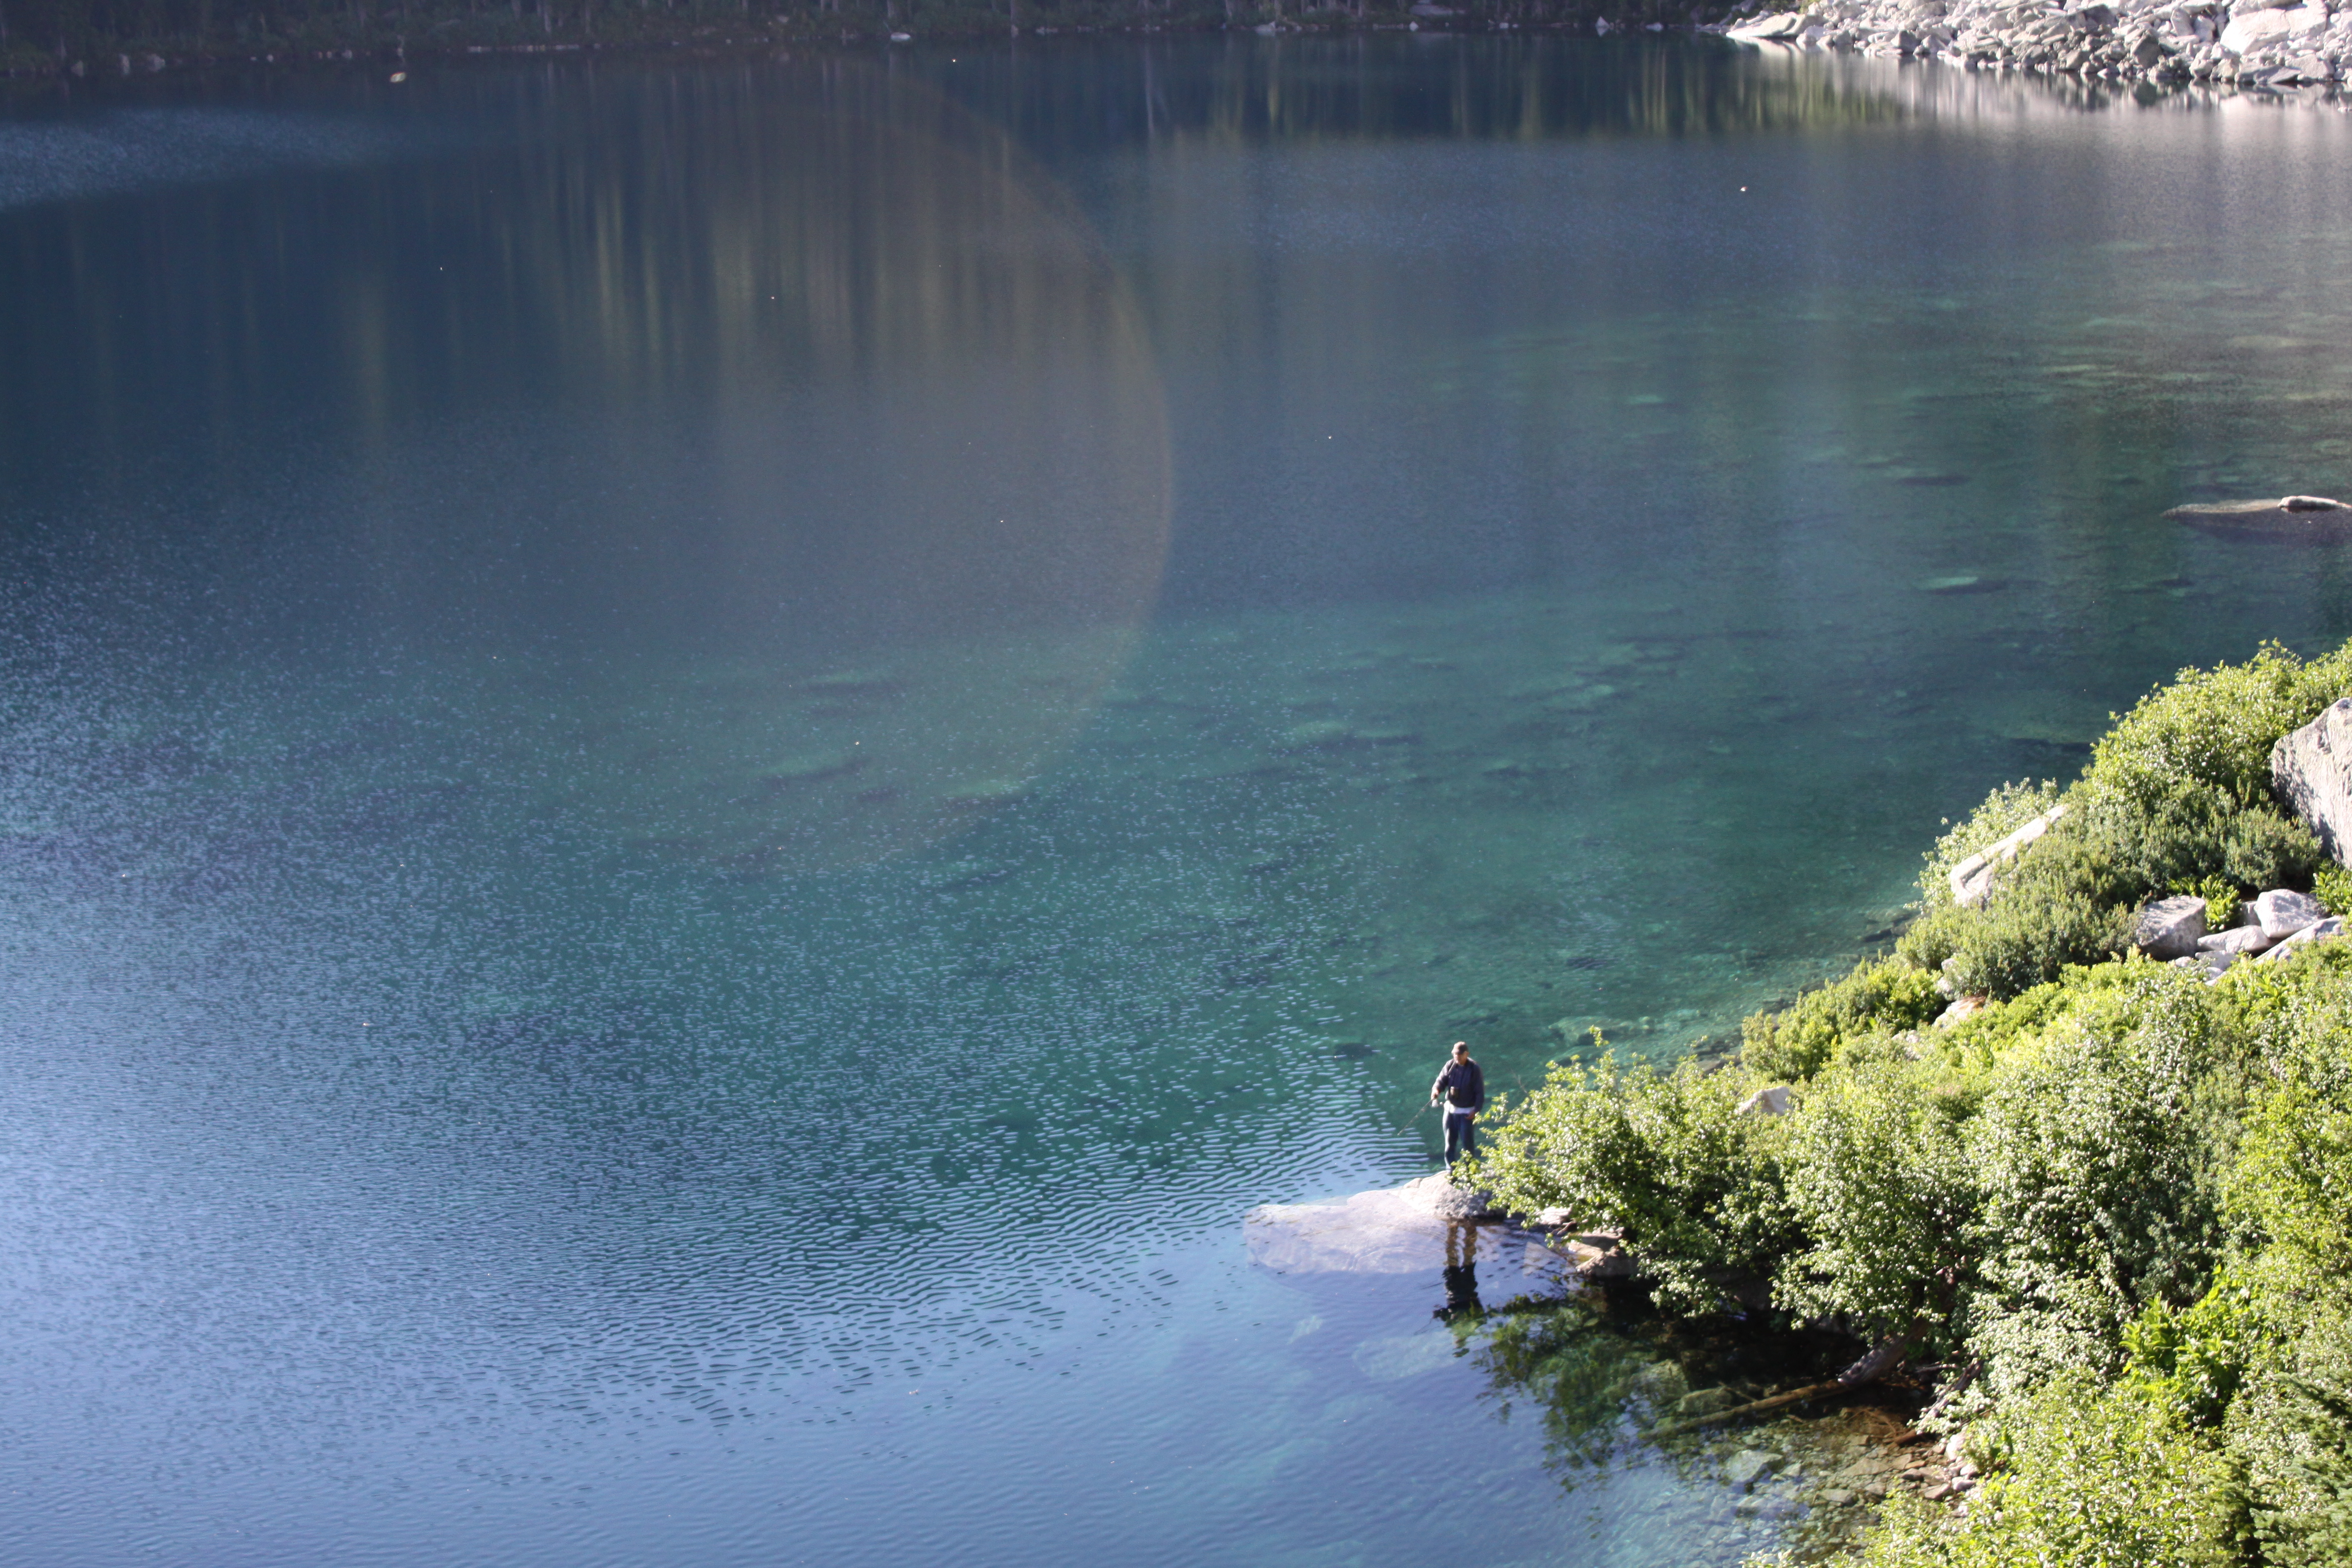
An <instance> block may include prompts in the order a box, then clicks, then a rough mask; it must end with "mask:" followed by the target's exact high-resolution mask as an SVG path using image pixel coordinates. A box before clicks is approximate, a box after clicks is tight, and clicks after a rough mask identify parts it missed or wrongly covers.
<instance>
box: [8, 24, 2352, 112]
mask: <svg viewBox="0 0 2352 1568" xmlns="http://www.w3.org/2000/svg"><path fill="white" fill-rule="evenodd" d="M1015 5H1016V8H1017V0H1015ZM1253 8H1254V7H1253ZM1528 8H1529V7H1528V6H1526V5H1521V6H1517V7H1511V6H1507V5H1506V6H1496V7H1494V8H1493V10H1492V14H1482V13H1481V11H1480V10H1478V9H1476V8H1474V7H1471V6H1443V5H1429V4H1416V5H1412V6H1411V7H1410V9H1400V10H1397V11H1395V12H1393V13H1387V12H1370V11H1364V12H1357V13H1350V12H1348V11H1345V10H1330V11H1310V12H1307V13H1304V14H1302V15H1297V16H1285V15H1283V14H1282V12H1281V9H1280V7H1279V5H1278V4H1277V5H1274V7H1273V9H1272V12H1271V16H1270V19H1268V20H1263V21H1250V20H1246V19H1240V18H1229V17H1227V16H1217V15H1214V14H1202V15H1196V16H1176V15H1175V14H1174V13H1173V10H1172V8H1171V11H1169V12H1166V13H1163V15H1162V19H1161V20H1159V21H1147V20H1142V19H1140V18H1128V19H1097V20H1093V21H1077V22H1069V23H1057V24H1054V25H1048V26H1020V25H1018V24H1007V23H1004V22H1002V21H985V22H984V21H982V20H980V19H979V17H977V16H971V17H967V16H960V15H959V16H950V17H948V18H946V19H944V20H942V21H939V22H933V23H923V24H918V23H915V22H911V21H898V20H893V19H891V17H890V12H891V11H892V9H893V5H892V4H891V3H889V0H886V4H885V5H884V7H883V15H882V16H863V15H856V16H845V15H843V14H841V13H835V18H834V20H833V21H832V22H831V23H829V24H826V25H823V26H818V25H814V24H813V23H812V22H811V21H810V20H808V19H805V18H795V19H787V18H784V17H782V16H771V17H769V18H767V19H766V20H765V21H764V23H762V22H761V21H759V20H757V19H755V18H752V17H751V16H742V17H740V18H738V19H735V20H734V21H733V22H732V23H731V24H730V26H724V27H722V26H711V25H704V24H702V23H700V22H699V21H698V20H697V19H694V18H690V17H677V18H675V20H676V22H677V24H678V25H677V26H660V25H654V26H647V20H648V19H647V18H645V17H644V16H639V17H637V18H635V19H634V20H633V21H632V22H631V23H630V24H629V26H630V27H631V29H632V30H631V31H630V32H629V33H628V34H627V35H626V36H623V37H609V36H608V37H597V36H596V35H595V32H594V28H593V14H592V13H589V12H586V11H583V13H581V16H583V18H586V20H585V21H584V22H583V23H578V24H566V25H565V27H564V30H562V31H561V32H558V31H556V30H555V27H554V26H553V24H552V23H549V25H548V26H547V30H546V32H545V36H543V37H536V38H517V37H513V36H512V31H513V29H512V28H511V27H510V26H509V25H508V24H507V23H505V22H503V21H502V22H499V23H493V24H488V26H490V27H491V29H492V31H493V33H494V34H496V35H498V36H491V37H479V36H476V37H449V38H446V39H435V38H434V37H432V36H431V35H432V34H434V33H436V32H440V31H443V30H444V29H446V28H447V27H448V26H452V25H453V24H454V23H455V22H456V21H457V19H456V18H451V19H446V20H445V21H443V22H440V23H436V24H435V25H434V26H431V27H428V28H427V29H425V36H424V37H415V38H412V37H406V36H394V37H390V38H387V37H384V36H383V35H382V34H381V33H377V34H373V35H372V36H367V37H357V38H344V37H338V36H337V29H336V28H334V27H332V26H329V27H327V28H326V29H325V30H323V31H322V32H321V33H320V34H319V35H317V36H313V37H305V38H301V39H295V38H275V39H273V38H269V37H267V36H264V37H260V38H257V39H254V40H252V41H251V42H250V43H247V44H245V45H241V46H238V47H221V45H220V43H218V42H215V41H211V40H205V41H198V40H194V39H186V38H180V39H173V38H168V37H165V38H152V39H131V40H109V39H105V38H102V37H98V38H92V39H89V40H88V41H86V42H85V44H84V45H83V46H82V47H79V49H75V48H73V47H68V46H64V45H61V46H59V47H58V48H57V49H56V50H35V49H33V48H30V47H27V46H26V45H25V44H24V43H23V42H22V41H21V40H19V41H17V42H16V44H15V45H14V46H13V47H9V48H7V49H6V50H5V52H0V79H5V80H24V81H28V82H37V81H48V82H53V83H57V84H59V85H68V84H70V83H73V82H79V81H92V80H105V79H127V78H131V77H138V76H153V75H160V74H163V73H165V72H170V73H173V74H189V73H197V72H206V71H218V70H226V69H239V68H253V67H257V66H259V67H267V68H273V69H274V68H283V67H292V66H336V65H367V66H369V67H372V68H385V69H388V70H390V71H392V72H394V73H404V72H405V71H406V70H407V69H408V68H411V67H412V66H415V65H420V64H449V63H456V62H459V61H464V60H471V59H481V58H509V57H534V56H550V55H583V56H593V57H597V58H614V59H622V58H657V57H668V58H708V59H713V60H740V59H744V58H761V57H772V56H773V55H774V54H776V53H777V52H778V51H780V50H781V51H790V50H793V49H795V48H806V49H814V50H849V49H861V48H877V47H878V48H883V49H888V48H891V47H903V46H907V45H911V44H919V43H966V42H969V43H984V42H990V41H994V40H1000V39H1001V40H1006V41H1012V40H1018V39H1023V38H1057V37H1222V36H1231V35H1234V34H1241V33H1248V34H1253V35H1256V36H1262V37H1330V38H1340V37H1364V36H1370V35H1372V34H1380V33H1402V34H1412V35H1420V36H1428V37H1496V36H1503V35H1508V34H1514V33H1522V34H1538V35H1550V36H1554V37H1617V36H1622V35H1628V34H1645V35H1668V34H1672V35H1679V36H1683V37H1697V36H1712V37H1724V38H1726V39H1728V40H1729V41H1731V42H1733V43H1735V44H1738V45H1739V46H1742V47H1747V48H1750V49H1756V50H1761V51H1769V52H1775V53H1784V54H1790V55H1796V54H1824V55H1851V56H1855V57H1859V58H1887V59H1901V60H1911V61H1919V62H1936V63H1939V64H1943V65H1946V66H1949V67H1953V68H1958V69H1962V70H1966V71H1969V72H1971V73H1975V72H1984V73H1989V74H1992V75H1997V76H2002V77H2008V76H2022V77H2026V78H2037V77H2038V78H2047V79H2053V81H2054V80H2055V79H2060V78H2067V79H2074V80H2076V81H2079V82H2082V83H2084V84H2085V85H2090V84H2099V83H2110V84H2116V85H2127V86H2134V87H2139V88H2146V87H2150V86H2153V87H2157V88H2159V89H2173V90H2179V89H2188V88H2191V87H2197V88H2206V89H2217V88H2218V89H2235V90H2236V91H2238V92H2241V93H2246V92H2253V93H2263V94H2269V95H2277V94H2280V93H2282V92H2284V91H2290V90H2293V91H2296V92H2297V96H2299V97H2310V96H2316V95H2317V94H2315V91H2314V89H2317V93H2324V94H2325V95H2326V96H2328V97H2333V96H2335V93H2336V89H2337V87H2338V86H2339V84H2341V83H2343V82H2345V81H2346V80H2347V79H2352V7H2347V8H2346V9H2343V10H2338V11H2336V12H2335V13H2333V14H2332V15H2331V14H2330V13H2329V12H2328V11H2327V9H2326V6H2325V5H2324V4H2320V3H2317V0H2305V4H2300V5H2290V6H2285V7H2277V6H2258V5H2257V4H2255V3H2254V0H2237V3H2236V4H2231V0H2187V3H2185V4H2181V3H2176V0H2120V3H2119V4H2115V5H2110V4H2105V3H2098V0H2087V3H2081V4H2076V5H2072V6H2071V7H2070V6H2068V5H2064V4H2063V0H1957V3H1954V0H1820V3H1818V4H1816V5H1812V6H1811V7H1809V8H1806V9H1801V10H1792V11H1767V10H1765V9H1764V8H1763V6H1762V5H1759V4H1758V0H1744V5H1743V7H1742V8H1741V9H1738V10H1726V11H1721V12H1719V13H1718V17H1717V19H1714V20H1689V19H1686V20H1683V21H1680V22H1677V23H1674V24H1665V23H1661V22H1655V21H1643V20H1642V19H1641V16H1642V15H1643V13H1642V11H1641V10H1640V8H1639V7H1625V8H1624V9H1626V10H1630V11H1632V12H1633V15H1631V16H1618V17H1612V16H1610V15H1608V14H1606V13H1605V12H1580V13H1578V14H1576V15H1574V16H1551V17H1543V16H1532V17H1529V16H1526V15H1525V13H1526V11H1527V10H1528ZM1511 9H1517V10H1518V11H1519V12H1520V13H1521V15H1520V16H1518V17H1513V16H1508V15H1505V14H1504V13H1505V12H1506V11H1508V10H1511ZM1743 10H1744V12H1745V14H1744V15H1743V14H1742V13H1743ZM1699 14H1701V13H1699V12H1695V13H1694V14H1693V15H1695V16H1696V15H1699ZM517 15H518V16H523V15H525V14H523V13H520V12H519V13H518V14H517ZM537 15H538V16H549V15H550V13H548V12H546V11H545V10H543V9H542V10H541V11H540V12H539V13H537ZM478 25H479V24H478ZM526 25H528V24H526ZM400 79H402V75H401V74H395V75H394V80H395V81H397V80H400Z"/></svg>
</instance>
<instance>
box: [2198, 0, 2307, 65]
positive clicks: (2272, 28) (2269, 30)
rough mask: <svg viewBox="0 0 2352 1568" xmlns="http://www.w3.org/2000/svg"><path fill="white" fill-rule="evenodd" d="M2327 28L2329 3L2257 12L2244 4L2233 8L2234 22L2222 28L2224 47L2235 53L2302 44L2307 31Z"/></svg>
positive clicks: (2249, 52) (2231, 18)
mask: <svg viewBox="0 0 2352 1568" xmlns="http://www.w3.org/2000/svg"><path fill="white" fill-rule="evenodd" d="M2326 30H2327V8H2326V6H2325V5H2291V6H2288V7H2286V8H2285V9H2284V10H2276V11H2271V10H2263V11H2257V10H2252V9H2251V8H2249V7H2247V6H2245V5H2237V6H2234V7H2232V8H2231V14H2230V25H2229V26H2226V27H2224V28H2222V29H2221V47H2223V48H2225V49H2227V50H2229V51H2230V52H2231V54H2233V55H2246V54H2252V52H2254V51H2255V50H2256V49H2265V48H2286V47H2291V46H2294V45H2297V44H2300V43H2302V42H2303V41H2304V38H2303V36H2304V35H2305V34H2306V33H2310V34H2315V35H2316V34H2324V33H2326Z"/></svg>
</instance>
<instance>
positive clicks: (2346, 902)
mask: <svg viewBox="0 0 2352 1568" xmlns="http://www.w3.org/2000/svg"><path fill="white" fill-rule="evenodd" d="M2311 893H2312V897H2314V898H2315V899H2317V900H2319V901H2320V902H2321V903H2323V904H2326V906H2327V912H2328V913H2329V914H2331V915H2342V914H2352V871H2347V870H2346V869H2345V868H2343V867H2341V866H2338V865H2336V863H2335V862H2334V861H2332V860H2330V861H2323V862H2322V863H2321V864H2320V866H2319V868H2318V869H2317V870H2315V871H2314V872H2313V873H2312V877H2311Z"/></svg>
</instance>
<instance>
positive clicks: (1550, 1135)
mask: <svg viewBox="0 0 2352 1568" xmlns="http://www.w3.org/2000/svg"><path fill="white" fill-rule="evenodd" d="M1747 1089H1748V1085H1747V1084H1746V1082H1744V1081H1743V1080H1742V1079H1740V1078H1739V1077H1738V1075H1736V1074H1733V1073H1729V1072H1708V1071H1706V1069H1704V1068H1701V1067H1700V1066H1699V1065H1698V1064H1697V1063H1696V1062H1695V1061H1691V1060H1687V1059H1686V1060H1685V1061H1683V1062H1681V1063H1679V1064H1678V1065H1677V1066H1676V1067H1675V1069H1674V1070H1673V1071H1672V1072H1667V1073H1661V1072H1659V1071H1658V1070H1657V1069H1656V1068H1653V1067H1651V1066H1650V1065H1649V1064H1648V1063H1646V1062H1636V1063H1634V1064H1633V1065H1632V1066H1631V1067H1621V1066H1620V1065H1619V1064H1618V1061H1617V1058H1616V1056H1615V1054H1614V1053H1613V1052H1607V1051H1604V1052H1603V1053H1602V1054H1601V1058H1600V1060H1598V1061H1597V1062H1593V1063H1591V1064H1590V1065H1587V1064H1585V1063H1583V1062H1570V1063H1569V1064H1567V1065H1566V1066H1558V1065H1555V1066H1554V1067H1553V1068H1552V1071H1551V1074H1550V1076H1549V1078H1547V1079H1545V1080H1544V1083H1543V1085H1542V1086H1541V1087H1540V1088H1538V1089H1537V1090H1536V1091H1535V1092H1534V1093H1533V1094H1531V1095H1529V1096H1528V1098H1527V1099H1526V1100H1524V1101H1522V1102H1520V1103H1519V1104H1518V1105H1517V1106H1512V1105H1509V1104H1500V1105H1498V1106H1497V1107H1496V1120H1497V1121H1498V1122H1499V1125H1498V1126H1496V1128H1495V1129H1494V1130H1493V1131H1491V1132H1489V1133H1488V1135H1487V1137H1486V1150H1485V1152H1483V1153H1481V1154H1480V1156H1479V1157H1478V1159H1477V1161H1476V1162H1475V1164H1474V1166H1473V1168H1472V1171H1471V1173H1470V1175H1471V1179H1473V1180H1475V1182H1476V1183H1477V1184H1479V1185H1480V1186H1482V1187H1484V1188H1486V1190H1487V1191H1489V1192H1491V1193H1493V1194H1495V1195H1496V1198H1497V1199H1498V1200H1499V1201H1500V1202H1501V1203H1502V1204H1503V1205H1504V1206H1505V1207H1507V1208H1509V1209H1512V1210H1515V1211H1517V1212H1518V1213H1522V1214H1533V1213H1536V1212H1538V1210H1541V1209H1547V1208H1565V1209H1567V1210H1569V1211H1570V1213H1571V1214H1573V1215H1575V1216H1576V1217H1577V1220H1578V1222H1579V1223H1580V1224H1583V1225H1589V1226H1617V1227H1619V1228H1621V1229H1622V1230H1623V1232H1624V1237H1625V1246H1626V1247H1627V1248H1628V1249H1630V1250H1631V1251H1633V1253H1634V1254H1635V1255H1636V1256H1638V1257H1639V1258H1641V1260H1642V1266H1643V1274H1644V1276H1645V1277H1646V1278H1648V1279H1650V1280H1651V1281H1652V1283H1653V1284H1654V1286H1655V1288H1656V1293H1657V1300H1658V1304H1659V1305H1660V1306H1661V1307H1663V1308H1664V1309H1665V1310H1668V1311H1672V1312H1706V1311H1714V1310H1718V1309H1720V1308H1721V1307H1722V1306H1723V1305H1724V1304H1725V1300H1726V1298H1725V1296H1724V1290H1723V1287H1724V1285H1725V1284H1726V1283H1727V1282H1728V1281H1730V1280H1732V1279H1738V1278H1759V1277H1763V1276H1766V1275H1769V1273H1770V1272H1771V1269H1772V1266H1773V1264H1774V1262H1775V1261H1776V1260H1777V1259H1778V1258H1780V1256H1781V1255H1783V1254H1784V1253H1786V1252H1787V1251H1789V1250H1790V1247H1792V1246H1793V1245H1794V1244H1795V1242H1796V1240H1797V1236H1796V1232H1795V1230H1794V1227H1793V1226H1792V1225H1791V1223H1790V1215H1789V1209H1788V1202H1787V1199H1786V1197H1785V1195H1784V1194H1783V1193H1782V1191H1781V1173H1780V1153H1779V1148H1778V1145H1779V1144H1780V1142H1782V1141H1783V1140H1784V1139H1785V1137H1786V1127H1785V1123H1784V1121H1783V1119H1781V1118H1778V1117H1769V1116H1741V1115H1740V1114H1738V1107H1739V1103H1740V1101H1741V1100H1743V1099H1744V1098H1745V1096H1746V1091H1747Z"/></svg>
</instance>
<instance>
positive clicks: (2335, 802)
mask: <svg viewBox="0 0 2352 1568" xmlns="http://www.w3.org/2000/svg"><path fill="white" fill-rule="evenodd" d="M2271 783H2272V784H2273V786H2275V787H2276V789H2277V790H2278V793H2279V798H2280V799H2281V800H2283V801H2284V802H2286V804H2287V807H2288V809H2290V810H2292V811H2293V812H2294V814H2295V816H2299V817H2301V818H2302V819H2303V823H2304V826H2306V827H2308V828H2310V829H2311V831H2312V832H2313V833H2314V834H2315V835H2316V836H2317V837H2318V838H2319V847H2321V848H2322V849H2325V850H2326V851H2327V853H2328V854H2329V855H2330V856H2332V857H2334V858H2335V859H2336V863H2337V864H2338V865H2343V864H2346V860H2345V856H2346V854H2347V850H2352V697H2347V698H2344V699H2341V700H2338V701H2336V702H2335V703H2333V704H2332V705H2330V706H2329V707H2328V708H2326V709H2325V710H2322V712H2321V713H2320V715H2319V717H2318V718H2316V719H2314V720H2313V721H2311V722H2310V723H2308V724H2305V726H2304V727H2303V728H2302V729H2300V730H2296V731H2293V732H2291V733H2289V734H2285V735H2282V736H2280V737H2279V741H2278V744H2276V745H2274V746H2273V747H2272V748H2271Z"/></svg>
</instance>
